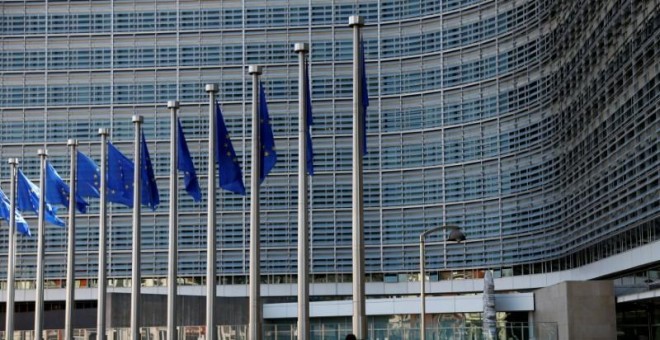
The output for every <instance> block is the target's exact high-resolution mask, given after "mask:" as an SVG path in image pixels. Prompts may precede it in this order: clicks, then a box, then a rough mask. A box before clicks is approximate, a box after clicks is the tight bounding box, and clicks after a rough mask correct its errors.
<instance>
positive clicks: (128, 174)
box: [107, 142, 135, 208]
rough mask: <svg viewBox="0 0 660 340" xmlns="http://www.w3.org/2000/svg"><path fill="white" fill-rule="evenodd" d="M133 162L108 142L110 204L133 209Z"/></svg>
mask: <svg viewBox="0 0 660 340" xmlns="http://www.w3.org/2000/svg"><path fill="white" fill-rule="evenodd" d="M134 168H135V166H134V165H133V161H131V160H130V159H128V158H127V157H126V156H124V154H122V153H121V152H120V151H119V150H118V149H117V148H116V147H115V146H114V145H112V143H110V142H108V184H107V185H108V190H107V191H108V192H107V199H108V201H109V202H114V203H119V204H123V205H125V206H127V207H129V208H132V207H133V169H134Z"/></svg>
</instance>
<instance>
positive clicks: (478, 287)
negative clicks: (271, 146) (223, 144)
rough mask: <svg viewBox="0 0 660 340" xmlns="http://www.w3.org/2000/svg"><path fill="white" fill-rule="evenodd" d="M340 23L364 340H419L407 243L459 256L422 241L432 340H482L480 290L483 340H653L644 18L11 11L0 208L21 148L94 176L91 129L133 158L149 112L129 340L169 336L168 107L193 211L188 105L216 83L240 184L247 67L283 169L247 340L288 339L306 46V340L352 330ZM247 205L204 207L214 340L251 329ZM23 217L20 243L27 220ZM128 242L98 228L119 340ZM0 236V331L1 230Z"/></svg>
mask: <svg viewBox="0 0 660 340" xmlns="http://www.w3.org/2000/svg"><path fill="white" fill-rule="evenodd" d="M351 15H360V16H362V17H363V18H364V21H365V26H364V28H363V30H362V32H363V39H364V49H365V59H366V73H367V82H368V89H369V101H370V106H369V108H368V112H367V134H368V137H367V144H368V152H367V153H366V155H365V157H364V204H365V208H364V209H365V210H364V211H365V214H364V237H365V248H364V252H365V257H366V268H365V270H366V281H367V283H366V294H367V301H366V310H367V315H368V323H369V326H368V327H369V337H368V338H370V339H409V338H414V337H415V336H414V335H413V334H415V333H414V330H415V329H418V327H419V325H418V323H419V313H420V309H419V306H418V305H419V303H418V301H419V294H420V288H419V285H420V284H419V279H420V275H419V270H420V268H419V261H420V253H419V237H420V234H421V233H422V232H424V231H425V230H429V229H432V228H434V227H437V226H441V225H456V226H459V227H460V228H461V230H462V231H463V232H464V234H465V236H466V240H465V241H464V242H461V243H451V242H445V241H444V236H443V235H442V233H439V234H437V235H435V236H430V237H429V238H428V239H427V243H426V276H427V279H428V280H429V282H428V283H427V295H428V296H427V310H426V313H428V316H427V327H428V329H430V330H433V331H429V333H428V334H431V332H432V333H433V334H434V337H435V338H436V339H475V338H479V336H481V333H480V332H475V331H474V330H473V328H478V327H479V325H480V322H481V314H480V313H481V312H482V310H483V302H482V297H481V293H482V291H483V286H484V284H483V277H484V273H485V272H486V271H491V272H492V274H493V276H494V278H495V279H494V282H495V291H496V296H495V298H496V310H497V322H498V332H499V333H498V334H499V336H500V339H542V338H543V339H545V338H546V337H544V336H547V338H553V339H660V190H659V189H660V186H659V183H658V181H659V180H660V161H659V159H658V156H659V154H660V152H659V150H658V147H659V141H658V136H659V134H660V2H659V1H658V0H580V1H577V0H359V1H358V0H244V1H240V0H213V1H211V0H176V1H175V0H85V1H74V0H70V1H64V0H50V1H13V0H5V1H2V2H1V3H0V160H1V162H0V186H1V187H2V189H3V191H4V192H6V193H9V191H10V190H9V178H10V167H9V164H8V163H7V159H9V158H19V159H20V167H21V169H22V170H23V171H24V173H25V174H26V175H27V177H29V178H31V179H33V180H35V181H36V182H38V178H39V157H38V156H37V149H40V148H44V147H46V148H47V149H48V159H49V161H50V162H51V163H52V164H53V165H54V166H55V167H56V168H58V169H59V171H60V173H61V174H62V175H68V173H69V170H68V164H69V163H68V161H69V160H68V151H67V150H68V149H67V139H68V138H75V139H77V140H78V141H79V143H80V145H79V150H81V151H82V152H84V153H86V154H87V155H89V156H90V157H91V158H93V159H95V160H96V161H97V162H98V160H99V158H100V152H101V151H100V145H101V140H100V137H99V136H98V133H97V131H98V129H99V128H108V129H109V130H110V140H111V141H112V143H113V144H114V145H116V146H117V147H118V148H119V149H120V150H121V151H123V152H125V153H126V154H127V155H129V156H130V155H131V150H132V148H133V144H132V140H133V124H132V122H131V116H132V115H136V114H137V115H142V116H143V117H144V132H145V135H146V138H147V140H148V142H149V149H150V152H151V158H152V161H153V163H154V169H155V173H156V176H157V181H158V185H159V187H160V191H161V205H160V206H159V208H158V209H157V210H155V211H153V212H152V211H151V210H148V211H147V210H145V211H144V212H143V215H142V229H141V235H142V242H141V245H142V251H141V255H142V261H141V264H142V278H143V279H142V285H143V288H142V292H143V294H145V295H144V297H143V300H144V301H145V303H144V310H143V315H142V320H143V321H142V323H143V325H144V326H145V327H161V328H162V327H163V326H164V325H165V313H164V307H163V306H164V303H165V302H164V301H165V292H166V280H165V278H166V275H167V255H168V254H167V246H168V244H167V225H168V205H169V199H168V197H167V195H166V194H164V193H166V192H167V187H168V179H169V175H168V174H169V168H170V166H171V164H170V159H169V128H170V119H169V113H168V109H167V106H166V103H167V101H169V100H178V101H180V105H181V106H180V112H179V113H180V117H181V120H182V123H183V125H184V127H185V131H186V136H187V139H188V145H189V147H190V151H191V153H192V156H193V159H194V161H195V166H196V167H197V169H198V175H199V177H200V183H202V189H203V191H204V192H205V187H204V186H205V183H206V170H205V169H206V166H207V165H206V164H207V163H206V147H207V143H208V142H207V138H208V135H207V131H208V95H207V93H206V92H205V90H204V89H205V84H217V85H218V88H219V92H218V99H219V101H220V103H221V105H222V111H223V114H224V117H225V121H226V124H227V128H228V130H229V133H230V134H231V136H232V140H233V143H234V147H235V149H236V154H237V157H238V161H239V163H240V164H241V166H242V167H243V176H244V180H245V183H246V184H248V183H249V180H248V177H249V173H250V172H249V169H250V156H249V151H250V136H251V134H250V126H251V125H250V124H251V115H250V112H251V97H252V95H251V79H250V76H249V75H248V72H247V68H248V65H254V64H257V65H263V75H262V80H263V82H264V87H265V90H266V92H267V94H268V105H269V110H270V116H271V120H272V124H273V132H274V136H275V145H276V150H277V153H278V161H277V165H276V167H275V169H274V171H273V172H272V173H271V174H270V175H269V177H268V178H267V179H266V180H265V181H264V183H263V185H262V188H261V282H262V301H263V318H264V332H265V334H266V337H267V338H268V337H270V338H274V337H275V336H276V335H278V336H280V338H284V337H281V336H287V337H286V338H287V339H289V338H293V337H295V328H296V326H295V325H296V307H295V306H296V301H297V296H296V280H297V278H296V273H297V253H298V247H297V214H298V211H297V210H298V207H297V200H298V197H297V196H298V193H297V171H298V170H297V169H298V165H297V164H298V151H297V150H298V149H297V145H298V135H297V131H298V87H297V84H298V56H297V55H296V53H295V52H294V50H293V46H294V44H295V43H301V42H302V43H308V44H309V47H310V52H309V57H310V76H311V97H312V107H313V119H314V125H313V127H312V132H311V133H312V136H313V145H314V162H315V163H314V165H315V175H314V176H313V177H311V179H310V181H309V183H310V184H309V185H310V202H309V206H310V210H309V218H310V224H311V229H310V243H311V247H310V266H311V268H310V270H311V276H310V280H311V328H312V334H314V336H315V337H316V338H319V339H338V338H343V337H344V336H345V335H346V334H347V333H349V332H350V329H351V315H352V309H351V295H352V290H351V281H352V279H351V276H352V275H351V271H352V249H351V237H352V236H351V203H352V201H351V200H352V199H351V190H352V187H351V160H352V152H351V138H352V137H351V133H352V130H353V126H352V120H351V119H352V104H353V102H352V89H353V76H352V58H353V52H352V51H353V50H352V43H353V42H352V29H351V27H349V25H348V18H349V16H351ZM63 177H64V176H63ZM248 189H249V188H248ZM182 192H183V189H182ZM204 202H205V198H204V199H203V200H202V202H201V203H197V202H194V201H193V200H192V199H191V198H190V197H188V196H185V195H182V196H181V198H180V199H179V221H180V226H179V237H178V240H179V241H178V242H179V243H178V248H179V262H178V266H179V274H178V275H179V294H180V295H181V301H182V304H181V306H182V307H181V308H182V309H181V310H182V311H185V312H181V313H180V321H179V324H180V325H182V326H190V327H189V328H188V331H187V332H188V333H186V334H194V332H195V330H196V327H198V328H199V327H200V326H203V325H204V295H205V288H204V287H205V284H206V283H205V272H206V266H207V264H208V263H207V262H206V234H207V232H206V228H207V225H206V223H207V216H206V206H205V203H204ZM90 203H91V205H90V208H89V210H88V212H87V213H86V214H81V215H79V216H78V218H77V232H76V247H77V251H76V287H77V288H76V300H77V303H76V309H75V315H76V317H75V322H74V323H75V327H76V328H80V329H93V328H94V327H95V324H96V323H95V320H96V313H97V303H96V299H97V291H96V286H97V272H98V248H99V245H98V240H99V233H98V227H99V205H98V201H97V200H91V201H90ZM249 203H250V201H249V196H240V195H236V194H232V193H229V192H226V191H223V192H219V193H218V196H217V211H218V213H217V221H218V224H217V249H218V252H217V263H215V264H213V265H215V266H216V268H217V274H218V286H217V295H218V301H219V303H218V305H217V310H218V312H217V324H218V326H220V331H219V332H218V335H219V337H220V338H221V339H238V338H240V337H241V336H243V335H244V327H245V325H246V324H247V318H248V312H247V310H248V289H247V281H248V269H249V252H248V249H249V248H248V245H249V221H250V216H249V211H250V210H249V209H250V207H249V205H250V204H249ZM62 211H65V210H62ZM62 214H64V213H62ZM24 215H25V218H26V220H27V222H28V223H29V224H30V225H31V227H32V229H33V233H34V230H35V229H36V225H37V220H36V216H35V215H34V214H32V213H27V212H26V213H24ZM131 225H132V224H131V210H130V209H128V208H125V207H122V206H120V205H116V204H115V205H111V206H110V210H109V213H108V230H109V233H108V250H109V254H108V267H107V270H108V285H109V287H108V293H109V295H110V300H109V303H108V305H107V312H108V319H107V320H108V327H110V328H112V329H118V330H119V329H122V328H125V327H128V315H127V314H128V312H127V309H128V293H129V292H130V286H131V280H130V277H131V265H132V263H131V255H132V254H131V233H132V227H131ZM0 231H1V232H0V280H1V281H2V282H0V288H2V291H1V292H0V293H1V294H0V295H2V296H1V297H0V301H2V306H1V307H0V314H3V315H4V313H5V311H6V307H5V301H6V294H5V292H6V289H7V284H6V274H7V249H8V247H7V244H8V243H7V242H8V236H7V235H8V227H7V223H5V222H3V223H2V226H1V228H0ZM46 231H47V235H46V257H45V278H46V292H45V314H44V315H45V319H44V328H45V329H46V330H53V329H62V328H63V322H64V317H63V311H64V301H65V294H64V287H65V277H66V275H65V273H66V239H67V236H66V228H57V227H53V226H47V228H46ZM17 242H18V249H17V254H16V267H15V268H16V289H17V290H16V305H15V313H16V317H15V324H16V330H17V331H20V330H24V331H30V330H32V325H33V318H34V310H35V307H34V301H35V294H34V287H35V277H36V276H35V272H36V269H35V268H36V238H35V237H34V236H33V237H18V241H17ZM4 320H5V319H4V317H2V320H0V325H4V322H5V321H4ZM154 332H155V333H152V334H158V331H154ZM477 333H478V334H477ZM55 334H56V333H55ZM80 334H84V333H80ZM90 334H91V333H90ZM282 334H287V335H282ZM544 334H545V335H544ZM90 338H95V336H94V337H90Z"/></svg>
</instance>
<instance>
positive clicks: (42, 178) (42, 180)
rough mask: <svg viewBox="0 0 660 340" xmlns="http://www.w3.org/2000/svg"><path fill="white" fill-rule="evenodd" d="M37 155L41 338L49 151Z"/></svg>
mask: <svg viewBox="0 0 660 340" xmlns="http://www.w3.org/2000/svg"><path fill="white" fill-rule="evenodd" d="M37 155H39V159H40V163H39V164H40V168H39V191H41V195H40V196H39V210H38V211H37V215H38V231H37V293H36V298H35V302H34V303H35V306H34V338H35V339H37V340H41V339H42V338H43V327H44V317H43V313H44V243H45V240H46V237H45V231H46V225H45V221H44V214H45V211H46V157H48V151H46V150H45V149H39V150H37Z"/></svg>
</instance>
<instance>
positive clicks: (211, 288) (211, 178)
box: [206, 84, 218, 340]
mask: <svg viewBox="0 0 660 340" xmlns="http://www.w3.org/2000/svg"><path fill="white" fill-rule="evenodd" d="M206 92H207V93H208V94H209V141H208V142H209V144H208V155H207V158H208V169H207V171H208V172H207V197H206V200H207V202H206V226H207V234H206V339H207V340H215V339H216V336H215V333H216V327H215V295H216V293H215V288H216V272H215V268H216V240H215V238H216V237H215V228H216V218H215V210H216V208H215V190H216V188H215V186H216V185H215V161H216V159H215V154H216V150H215V148H216V145H215V144H216V138H217V137H216V133H217V131H216V130H217V126H216V121H215V120H216V119H215V116H216V112H215V94H216V92H218V85H216V84H206Z"/></svg>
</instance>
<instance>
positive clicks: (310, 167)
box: [305, 66, 314, 175]
mask: <svg viewBox="0 0 660 340" xmlns="http://www.w3.org/2000/svg"><path fill="white" fill-rule="evenodd" d="M305 78H307V86H306V87H305V92H306V96H305V97H306V98H307V102H306V103H305V105H306V106H307V126H306V127H305V139H306V143H307V155H306V156H307V158H306V159H305V161H306V165H307V173H308V174H310V175H314V149H312V124H314V122H313V120H312V94H311V91H310V90H309V87H310V86H311V85H312V82H311V80H310V79H309V66H308V67H306V68H305Z"/></svg>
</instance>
